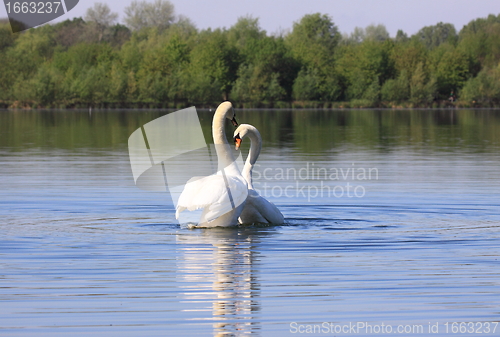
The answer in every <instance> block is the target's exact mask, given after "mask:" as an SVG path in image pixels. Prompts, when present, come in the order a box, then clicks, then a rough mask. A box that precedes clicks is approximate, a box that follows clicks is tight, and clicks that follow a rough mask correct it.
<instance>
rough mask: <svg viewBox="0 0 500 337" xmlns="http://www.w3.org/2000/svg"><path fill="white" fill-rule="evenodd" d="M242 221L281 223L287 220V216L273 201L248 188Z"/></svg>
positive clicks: (248, 222) (247, 222) (241, 216)
mask: <svg viewBox="0 0 500 337" xmlns="http://www.w3.org/2000/svg"><path fill="white" fill-rule="evenodd" d="M240 222H241V223H244V224H250V223H270V224H275V225H281V224H282V223H284V222H285V218H284V217H283V214H281V212H280V210H279V209H278V207H276V206H275V205H274V204H273V203H272V202H269V201H268V200H267V199H265V198H263V197H262V196H260V195H259V194H258V193H257V192H256V191H255V190H248V198H247V202H246V204H245V207H244V209H243V211H242V212H241V215H240Z"/></svg>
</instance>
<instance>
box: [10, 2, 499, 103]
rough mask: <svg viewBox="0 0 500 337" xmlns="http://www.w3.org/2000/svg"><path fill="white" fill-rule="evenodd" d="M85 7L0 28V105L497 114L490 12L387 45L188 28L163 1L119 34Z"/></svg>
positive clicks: (304, 31)
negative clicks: (81, 13)
mask: <svg viewBox="0 0 500 337" xmlns="http://www.w3.org/2000/svg"><path fill="white" fill-rule="evenodd" d="M117 18H118V15H117V14H116V13H112V12H111V11H110V9H109V7H108V6H107V5H105V4H102V3H96V4H95V5H94V7H92V8H89V9H88V10H87V13H86V15H85V17H84V18H75V19H73V20H67V21H64V22H61V23H57V24H50V25H49V24H48V25H44V26H42V27H39V28H33V29H29V30H27V31H25V32H22V33H16V34H13V33H12V32H11V29H10V26H9V24H8V21H7V20H0V57H1V59H2V62H0V105H1V106H3V107H24V108H30V107H31V108H38V107H56V108H68V107H76V108H82V107H90V106H92V107H109V108H119V107H127V108H145V107H148V108H155V107H158V108H180V107H184V106H189V105H197V106H213V105H214V104H217V102H220V101H221V100H224V99H230V100H231V101H233V102H234V104H235V105H236V106H239V107H278V108H279V107H283V108H284V107H324V108H329V107H438V106H443V105H450V104H451V105H457V106H483V107H490V106H499V105H500V15H498V16H495V15H489V16H488V17H487V18H479V19H476V20H473V21H471V22H470V23H469V24H467V25H465V26H464V27H463V28H462V29H461V30H460V31H459V32H457V31H456V29H455V27H454V26H453V25H452V24H449V23H438V24H436V25H434V26H427V27H423V28H422V29H421V30H420V31H419V32H417V33H416V34H414V35H413V36H408V35H407V34H405V33H404V32H403V31H401V30H399V31H398V33H397V34H396V36H395V37H392V38H391V37H390V36H389V34H388V32H387V30H386V28H385V27H384V26H383V25H370V26H368V27H366V28H356V29H355V30H354V31H353V32H352V33H351V34H341V33H340V31H339V29H338V27H337V26H336V25H335V24H334V22H333V20H332V18H331V17H330V16H328V15H326V14H320V13H316V14H307V15H305V16H303V17H302V18H301V19H300V20H299V21H297V22H295V23H294V24H293V28H292V29H291V30H290V31H288V32H282V33H278V34H268V33H267V32H266V31H264V30H262V29H261V27H260V26H259V22H258V19H257V18H253V17H248V16H247V17H242V18H239V19H238V21H237V23H236V24H234V25H233V26H232V27H230V28H218V29H205V30H198V29H197V28H196V27H195V25H194V24H193V23H192V22H191V21H190V20H189V19H188V18H186V17H184V16H178V15H175V12H174V7H173V5H172V4H171V3H170V2H168V1H167V0H156V1H155V2H146V1H133V2H132V3H131V5H130V6H129V7H127V8H126V10H125V19H124V22H125V25H122V24H120V23H117Z"/></svg>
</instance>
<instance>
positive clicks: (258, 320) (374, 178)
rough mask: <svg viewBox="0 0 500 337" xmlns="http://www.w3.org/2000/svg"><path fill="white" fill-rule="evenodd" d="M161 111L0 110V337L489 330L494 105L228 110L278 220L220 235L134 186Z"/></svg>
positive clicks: (499, 251)
mask: <svg viewBox="0 0 500 337" xmlns="http://www.w3.org/2000/svg"><path fill="white" fill-rule="evenodd" d="M166 113H167V112H165V111H163V112H158V111H108V112H104V111H97V112H92V114H91V115H89V113H88V112H81V111H80V112H78V111H77V112H75V111H0V219H1V220H0V335H6V336H89V335H90V334H92V335H103V336H104V335H105V336H195V335H199V336H211V335H213V336H222V335H228V336H244V335H255V336H293V335H300V332H311V333H307V334H305V335H308V336H310V335H318V336H320V335H329V336H334V335H336V336H340V335H348V334H350V335H357V336H371V335H377V336H389V335H390V336H394V335H422V336H425V335H430V334H431V333H430V332H432V335H436V336H437V335H442V336H446V335H457V334H458V335H461V336H473V335H474V336H476V335H477V334H478V333H482V334H483V335H485V334H486V335H492V336H493V335H497V336H498V335H499V334H500V326H499V327H497V326H496V323H494V322H498V321H499V320H500V260H499V259H500V240H499V239H500V230H499V229H500V179H499V178H500V175H499V165H500V110H458V111H457V110H415V111H404V110H398V111H392V110H384V111H376V110H354V111H293V112H292V111H262V110H255V111H251V110H246V111H237V112H236V113H237V118H238V121H239V122H240V123H250V124H253V125H255V126H256V127H257V128H258V129H259V130H260V131H261V134H262V137H263V140H264V145H263V150H262V154H261V157H260V158H259V161H258V163H259V164H260V166H258V167H257V169H256V172H255V173H254V177H255V178H256V179H255V183H254V185H255V187H256V188H257V189H259V190H260V192H261V194H262V195H264V196H266V197H267V198H268V199H269V200H270V201H272V202H274V203H275V204H276V205H277V206H278V207H279V209H280V210H281V211H282V213H283V214H284V216H285V218H286V224H285V225H282V226H268V227H265V226H260V227H259V226H246V227H237V228H227V229H187V228H186V227H184V226H180V225H178V224H177V223H176V221H175V216H174V215H175V214H174V213H175V211H174V206H173V205H172V203H171V201H170V198H169V196H168V194H166V193H154V192H146V191H142V190H140V189H138V188H137V187H136V186H135V185H134V180H133V177H132V172H131V168H130V163H129V157H128V149H127V140H128V137H129V136H130V134H131V133H132V132H133V131H135V130H136V129H137V128H139V127H140V126H141V125H143V124H144V123H147V122H149V121H151V120H154V119H155V118H157V117H160V116H162V115H164V114H166ZM198 115H199V117H200V120H201V123H202V128H203V132H204V133H205V138H206V139H207V140H210V139H211V136H210V123H211V118H212V115H213V113H211V112H209V111H198ZM227 130H228V132H231V133H232V129H231V128H230V127H229V126H228V129H227ZM247 143H248V142H247ZM245 151H248V144H246V145H245V146H244V149H243V152H245ZM455 322H457V323H461V322H464V323H463V324H462V325H461V326H460V325H459V324H456V323H455ZM389 328H390V330H389ZM460 329H462V330H460Z"/></svg>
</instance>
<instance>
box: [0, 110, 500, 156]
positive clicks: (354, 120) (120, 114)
mask: <svg viewBox="0 0 500 337" xmlns="http://www.w3.org/2000/svg"><path fill="white" fill-rule="evenodd" d="M497 111H498V110H491V111H488V110H473V109H460V110H458V109H442V110H294V111H292V110H238V109H236V116H237V119H238V121H239V122H240V123H248V124H252V125H254V126H255V127H256V128H258V129H259V131H260V133H261V134H262V136H263V140H264V148H268V147H273V146H274V147H280V148H293V149H297V150H299V151H300V152H305V153H312V152H315V153H323V152H324V151H328V150H330V149H332V148H335V147H337V146H341V145H346V144H348V145H355V146H358V147H362V148H365V149H381V148H383V149H384V150H390V149H392V148H395V147H400V146H407V147H420V146H424V145H425V146H437V147H440V148H454V149H457V148H460V149H468V150H472V151H474V150H478V149H487V148H488V147H489V148H492V146H497V147H498V146H499V145H498V144H500V133H498V132H497V130H498V128H499V127H500V115H499V114H498V113H496V112H497ZM166 113H168V112H167V111H158V110H155V111H141V112H140V113H138V112H137V111H94V112H93V113H92V115H89V113H88V111H52V110H49V111H16V112H11V111H6V112H3V113H1V114H0V134H1V135H2V137H1V138H0V147H11V148H17V149H19V148H21V149H24V148H36V147H39V146H47V145H49V146H50V147H53V148H61V149H81V148H97V147H98V148H101V149H104V148H109V149H112V150H115V149H116V148H119V149H125V148H126V144H127V140H128V137H129V136H130V134H131V133H132V132H133V131H135V130H136V129H137V128H139V127H140V126H141V125H143V124H145V123H147V122H149V121H151V120H154V119H155V118H158V117H160V116H163V115H164V114H166ZM198 116H199V118H200V122H201V126H202V129H203V133H204V135H205V140H206V142H207V143H212V133H211V123H212V116H213V111H212V112H210V111H206V110H201V111H198ZM55 127H57V132H55V131H54V130H55ZM233 131H234V128H232V127H230V126H228V129H227V133H228V135H232V132H233ZM457 139H460V140H461V141H460V142H457ZM486 144H488V145H486ZM492 150H496V149H495V148H492Z"/></svg>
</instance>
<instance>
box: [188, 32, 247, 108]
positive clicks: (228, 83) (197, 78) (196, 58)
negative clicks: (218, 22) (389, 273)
mask: <svg viewBox="0 0 500 337" xmlns="http://www.w3.org/2000/svg"><path fill="white" fill-rule="evenodd" d="M197 38H198V40H197V43H196V44H195V46H194V47H193V49H192V50H191V53H190V60H191V62H190V64H189V66H188V69H187V71H188V72H189V76H190V78H191V79H190V81H191V87H192V88H193V92H197V93H198V94H196V95H195V97H197V100H202V99H203V98H202V97H203V96H199V94H201V93H203V92H205V89H202V87H204V86H206V85H209V87H210V88H206V90H207V92H210V97H214V96H213V93H214V90H215V89H214V88H216V89H217V91H218V92H219V100H220V99H227V98H228V94H229V92H230V91H231V87H232V85H233V83H234V81H235V80H236V73H237V69H238V66H239V64H238V63H237V60H238V59H239V57H238V51H237V49H236V48H234V47H233V46H231V45H230V44H229V43H228V40H227V34H226V33H225V32H223V31H222V30H220V29H216V30H214V31H212V30H210V29H209V30H207V31H204V32H202V33H200V34H199V35H198V36H197Z"/></svg>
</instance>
